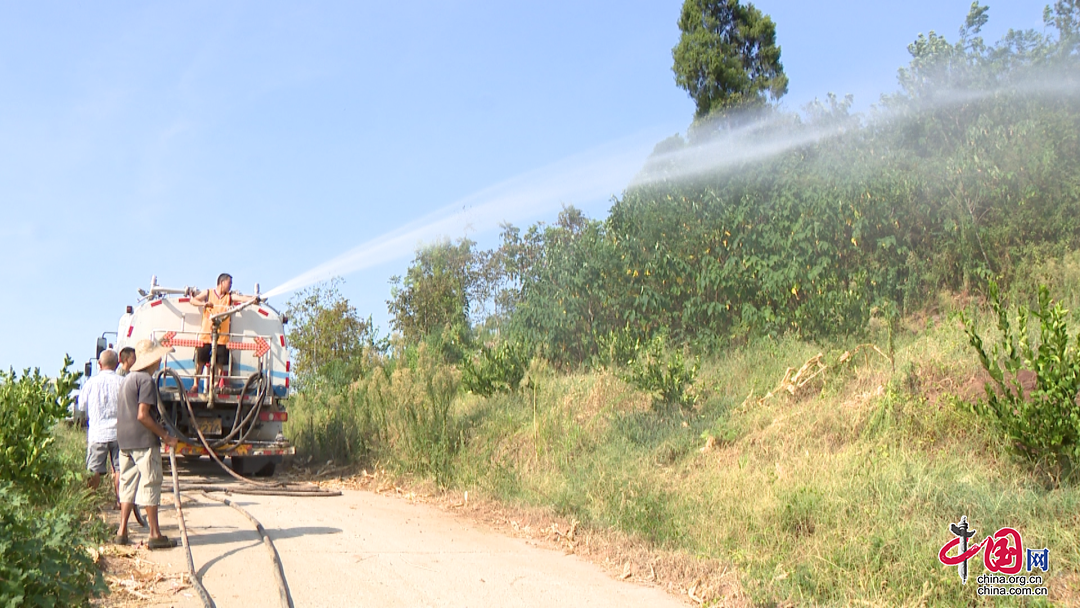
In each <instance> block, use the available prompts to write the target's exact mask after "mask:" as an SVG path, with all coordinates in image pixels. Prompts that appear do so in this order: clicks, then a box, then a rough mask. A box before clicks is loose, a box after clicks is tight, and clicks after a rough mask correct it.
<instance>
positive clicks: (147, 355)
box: [131, 340, 173, 372]
mask: <svg viewBox="0 0 1080 608" xmlns="http://www.w3.org/2000/svg"><path fill="white" fill-rule="evenodd" d="M172 351H173V349H172V347H171V346H161V345H159V344H157V343H156V342H151V341H150V340H139V341H138V342H136V343H135V363H134V364H132V366H131V371H133V372H138V371H142V370H144V369H146V368H148V367H150V366H151V365H153V364H155V363H157V362H159V361H161V358H162V357H164V356H165V355H166V353H171V352H172Z"/></svg>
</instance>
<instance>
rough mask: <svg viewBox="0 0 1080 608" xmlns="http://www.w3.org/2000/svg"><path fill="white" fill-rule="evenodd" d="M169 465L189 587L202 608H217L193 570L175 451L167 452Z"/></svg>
mask: <svg viewBox="0 0 1080 608" xmlns="http://www.w3.org/2000/svg"><path fill="white" fill-rule="evenodd" d="M169 465H170V466H171V468H172V480H173V500H175V501H176V520H177V522H178V523H179V525H180V540H181V541H183V544H184V553H185V554H187V566H188V574H189V575H190V576H191V585H192V586H193V587H195V591H196V592H198V594H199V599H201V600H202V603H203V608H217V607H216V606H215V604H214V598H212V597H210V592H209V591H207V590H206V587H204V586H203V584H202V580H201V579H199V573H198V571H197V570H195V559H194V558H193V557H191V544H190V543H189V542H188V533H187V523H186V522H185V521H184V508H183V506H182V501H181V499H180V478H179V477H177V474H176V451H175V450H172V451H170V452H169Z"/></svg>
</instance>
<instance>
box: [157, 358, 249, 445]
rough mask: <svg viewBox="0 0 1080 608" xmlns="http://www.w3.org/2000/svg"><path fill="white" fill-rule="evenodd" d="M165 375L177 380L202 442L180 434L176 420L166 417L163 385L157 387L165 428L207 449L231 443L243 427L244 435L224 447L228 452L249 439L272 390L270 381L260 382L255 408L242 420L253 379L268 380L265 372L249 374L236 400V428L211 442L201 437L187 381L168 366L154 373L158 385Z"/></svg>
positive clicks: (183, 439) (185, 441) (186, 441)
mask: <svg viewBox="0 0 1080 608" xmlns="http://www.w3.org/2000/svg"><path fill="white" fill-rule="evenodd" d="M162 376H169V377H171V378H172V379H173V382H175V383H176V386H177V392H178V394H179V396H180V401H181V403H183V404H184V406H185V408H186V409H187V412H188V416H189V419H190V420H191V424H192V425H194V426H195V431H196V433H197V434H198V435H199V437H200V439H201V440H202V441H196V440H195V439H194V438H193V437H189V436H187V435H185V434H184V433H181V432H180V429H179V428H177V426H176V421H174V420H171V419H169V418H168V416H167V414H166V412H165V405H164V402H163V400H162V399H161V390H160V386H158V389H159V390H158V412H159V413H160V414H161V419H162V422H163V423H164V424H165V426H166V428H167V429H168V430H169V431H170V432H171V433H172V434H173V435H175V436H176V438H177V439H180V440H182V441H183V442H184V443H188V444H191V445H196V444H199V443H202V444H204V446H206V447H207V448H208V449H210V448H219V447H221V446H223V445H226V444H228V443H231V442H232V440H233V438H234V437H235V436H236V434H237V431H241V430H242V431H243V434H242V435H241V437H240V438H239V439H237V440H236V442H235V443H233V444H232V445H229V446H227V447H226V449H225V450H223V451H224V452H225V453H229V452H231V451H233V450H235V449H236V448H237V447H239V446H240V444H242V443H243V442H244V441H245V440H247V438H248V436H249V435H251V432H252V431H253V430H254V429H255V419H256V417H257V416H258V414H259V411H260V410H261V409H262V404H263V402H264V401H265V400H266V396H267V394H268V393H269V389H268V388H267V386H268V384H269V383H268V382H263V383H261V384H260V385H259V390H258V391H257V392H256V393H255V406H254V407H252V408H251V409H250V410H248V414H247V416H245V417H244V418H243V420H241V419H240V413H241V412H242V411H243V403H244V395H246V394H247V392H248V389H249V388H250V387H251V385H252V383H253V382H254V381H256V380H263V379H266V376H265V374H263V373H262V372H255V373H254V374H251V375H250V376H248V377H247V380H245V381H244V387H243V389H242V390H241V392H240V396H239V398H238V399H237V404H236V416H235V417H234V418H233V428H232V429H231V430H230V432H229V434H228V435H226V436H225V437H222V438H220V439H217V440H215V441H212V442H208V441H206V440H205V438H204V437H202V432H201V431H200V430H199V428H198V427H199V425H198V423H197V422H196V421H195V410H194V409H193V408H192V407H191V402H190V401H188V398H187V393H186V392H185V391H184V383H183V380H181V378H180V375H179V374H177V373H176V371H175V370H173V369H172V368H168V367H166V368H163V369H161V370H160V371H158V372H157V373H156V374H154V382H155V384H157V385H160V383H161V378H162Z"/></svg>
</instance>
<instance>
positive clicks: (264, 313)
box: [259, 308, 270, 317]
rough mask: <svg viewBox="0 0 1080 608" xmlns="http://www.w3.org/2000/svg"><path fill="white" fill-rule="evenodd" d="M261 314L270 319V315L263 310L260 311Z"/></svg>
mask: <svg viewBox="0 0 1080 608" xmlns="http://www.w3.org/2000/svg"><path fill="white" fill-rule="evenodd" d="M259 314H260V315H262V316H264V317H269V316H270V313H268V312H266V311H265V310H263V309H261V308H260V309H259Z"/></svg>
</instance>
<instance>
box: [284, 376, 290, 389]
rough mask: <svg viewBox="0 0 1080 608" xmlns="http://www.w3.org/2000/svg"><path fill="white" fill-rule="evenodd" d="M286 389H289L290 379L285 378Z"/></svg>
mask: <svg viewBox="0 0 1080 608" xmlns="http://www.w3.org/2000/svg"><path fill="white" fill-rule="evenodd" d="M285 388H289V377H288V376H285Z"/></svg>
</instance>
